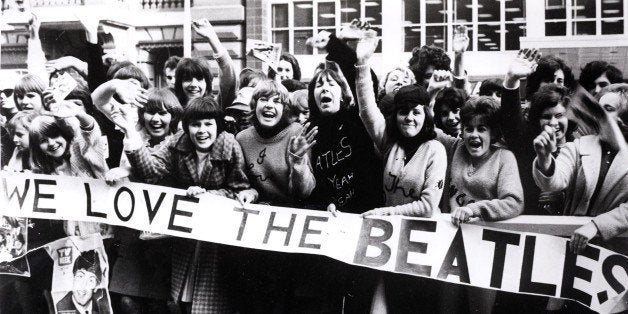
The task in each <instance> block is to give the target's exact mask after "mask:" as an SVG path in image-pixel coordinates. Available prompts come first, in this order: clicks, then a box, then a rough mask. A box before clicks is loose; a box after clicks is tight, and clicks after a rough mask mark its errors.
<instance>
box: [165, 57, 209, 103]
mask: <svg viewBox="0 0 628 314" xmlns="http://www.w3.org/2000/svg"><path fill="white" fill-rule="evenodd" d="M192 78H195V79H197V80H202V79H203V80H205V94H204V95H203V96H207V95H210V94H211V92H212V81H213V79H214V75H213V74H212V72H211V69H210V67H209V63H208V62H207V60H205V59H202V58H183V59H181V60H180V61H179V64H178V65H177V69H176V70H175V72H174V94H175V95H176V96H177V98H179V102H180V103H181V106H183V107H186V106H187V104H188V99H187V97H186V96H185V92H183V81H190V80H192Z"/></svg>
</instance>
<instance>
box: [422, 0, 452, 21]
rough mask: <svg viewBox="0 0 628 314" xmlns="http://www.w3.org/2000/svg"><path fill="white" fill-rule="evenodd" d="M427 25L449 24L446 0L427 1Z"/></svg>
mask: <svg viewBox="0 0 628 314" xmlns="http://www.w3.org/2000/svg"><path fill="white" fill-rule="evenodd" d="M425 18H426V20H427V23H447V11H446V4H445V1H444V0H429V1H425Z"/></svg>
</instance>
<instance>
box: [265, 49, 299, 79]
mask: <svg viewBox="0 0 628 314" xmlns="http://www.w3.org/2000/svg"><path fill="white" fill-rule="evenodd" d="M279 60H284V61H287V62H288V63H290V65H292V79H294V80H297V81H300V80H301V67H300V66H299V61H297V58H295V57H294V56H293V55H291V54H289V53H287V52H282V53H281V56H280V57H279ZM276 75H277V72H275V70H273V69H268V78H269V79H275V76H276Z"/></svg>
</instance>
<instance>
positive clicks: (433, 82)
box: [427, 70, 454, 95]
mask: <svg viewBox="0 0 628 314" xmlns="http://www.w3.org/2000/svg"><path fill="white" fill-rule="evenodd" d="M453 81H454V79H453V76H452V74H451V72H449V71H447V70H435V71H434V73H433V74H432V77H431V78H430V81H429V83H428V85H427V92H428V94H430V95H433V94H435V93H437V92H438V91H439V90H441V89H443V88H447V87H451V86H452V85H453Z"/></svg>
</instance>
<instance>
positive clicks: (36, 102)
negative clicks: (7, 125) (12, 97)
mask: <svg viewBox="0 0 628 314" xmlns="http://www.w3.org/2000/svg"><path fill="white" fill-rule="evenodd" d="M16 98H17V104H16V105H17V107H18V108H19V109H20V110H22V111H27V110H28V111H38V110H40V109H41V107H42V103H41V96H40V95H39V93H36V92H28V93H26V94H24V95H21V94H17V97H16Z"/></svg>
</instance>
